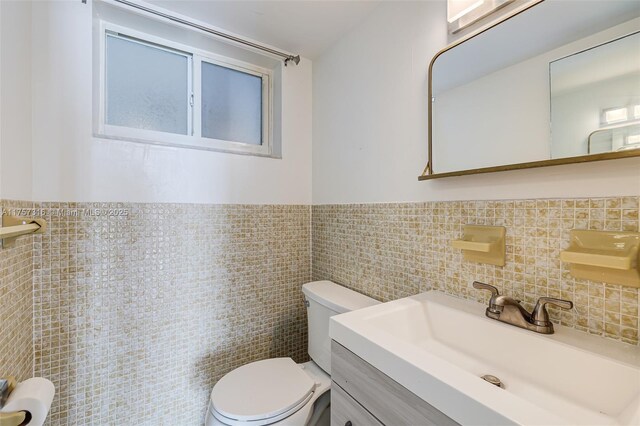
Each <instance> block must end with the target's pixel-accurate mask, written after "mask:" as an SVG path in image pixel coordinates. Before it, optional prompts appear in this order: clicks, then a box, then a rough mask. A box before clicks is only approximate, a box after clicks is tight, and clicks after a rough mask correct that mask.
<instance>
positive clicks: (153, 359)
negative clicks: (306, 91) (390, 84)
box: [33, 203, 311, 425]
mask: <svg viewBox="0 0 640 426" xmlns="http://www.w3.org/2000/svg"><path fill="white" fill-rule="evenodd" d="M34 210H35V213H37V214H38V215H40V216H44V217H45V218H47V219H48V221H49V226H50V230H49V232H48V233H47V234H46V235H44V236H36V237H34V244H33V257H34V263H33V265H34V270H33V281H34V298H33V305H34V312H33V314H34V320H33V321H34V347H35V374H36V375H38V376H43V377H47V378H49V379H51V380H52V381H53V382H54V383H55V385H56V388H57V394H56V397H55V400H54V403H53V406H52V408H51V412H50V417H49V420H48V424H49V425H89V424H95V425H107V424H109V425H125V424H144V425H177V424H184V425H198V424H202V422H203V419H204V414H205V409H206V406H207V403H208V398H209V393H210V391H211V388H212V386H213V384H214V383H215V382H216V381H217V380H218V379H219V378H220V377H221V376H222V375H223V374H225V373H227V372H228V371H230V370H232V369H234V368H236V367H238V366H240V365H243V364H245V363H247V362H250V361H254V360H258V359H264V358H269V357H277V356H291V357H292V358H294V359H295V360H296V361H298V362H301V361H306V360H307V355H306V312H305V310H304V305H303V299H302V293H301V285H302V284H303V283H305V282H307V281H309V279H310V274H311V266H310V256H311V254H310V239H309V235H310V207H309V206H249V205H181V204H75V203H73V204H58V203H38V204H35V205H34Z"/></svg>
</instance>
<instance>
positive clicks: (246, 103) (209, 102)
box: [202, 62, 262, 145]
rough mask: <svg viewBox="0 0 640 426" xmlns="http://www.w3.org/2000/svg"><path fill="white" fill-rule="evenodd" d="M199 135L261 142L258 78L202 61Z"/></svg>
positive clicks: (260, 101)
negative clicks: (200, 129) (200, 133)
mask: <svg viewBox="0 0 640 426" xmlns="http://www.w3.org/2000/svg"><path fill="white" fill-rule="evenodd" d="M202 136H204V137H205V138H212V139H220V140H225V141H232V142H241V143H246V144H252V145H261V144H262V77H259V76H255V75H253V74H248V73H245V72H242V71H237V70H234V69H230V68H225V67H222V66H219V65H214V64H210V63H208V62H202Z"/></svg>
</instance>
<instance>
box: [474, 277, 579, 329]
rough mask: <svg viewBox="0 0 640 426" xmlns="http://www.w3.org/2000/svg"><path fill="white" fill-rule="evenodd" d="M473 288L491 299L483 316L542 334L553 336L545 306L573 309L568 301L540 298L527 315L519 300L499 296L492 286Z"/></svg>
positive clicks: (479, 284) (475, 285) (485, 285)
mask: <svg viewBox="0 0 640 426" xmlns="http://www.w3.org/2000/svg"><path fill="white" fill-rule="evenodd" d="M473 287H474V288H477V289H480V290H489V291H490V292H491V299H489V306H488V307H487V310H486V311H485V314H486V315H487V316H488V317H489V318H492V319H494V320H498V321H501V322H504V323H507V324H511V325H515V326H516V327H520V328H525V329H527V330H531V331H535V332H536V333H542V334H553V323H552V322H551V321H549V314H548V313H547V308H546V305H547V304H550V305H555V306H558V307H560V308H562V309H571V308H573V302H570V301H569V300H562V299H555V298H553V297H541V298H539V299H538V303H536V306H535V308H533V312H531V313H529V312H528V311H527V310H526V309H525V308H524V307H523V306H522V305H521V304H520V301H519V300H516V299H513V298H511V297H508V296H501V295H500V293H499V292H498V289H497V288H495V287H494V286H492V285H489V284H485V283H481V282H479V281H474V282H473Z"/></svg>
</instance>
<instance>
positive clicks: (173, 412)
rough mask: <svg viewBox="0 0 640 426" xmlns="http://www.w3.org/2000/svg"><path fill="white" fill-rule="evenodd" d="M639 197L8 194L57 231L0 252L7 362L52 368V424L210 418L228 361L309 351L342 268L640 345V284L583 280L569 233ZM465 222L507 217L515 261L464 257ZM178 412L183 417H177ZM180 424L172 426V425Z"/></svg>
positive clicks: (612, 223) (0, 363) (348, 281)
mask: <svg viewBox="0 0 640 426" xmlns="http://www.w3.org/2000/svg"><path fill="white" fill-rule="evenodd" d="M639 204H640V199H639V197H623V198H603V199H600V198H599V199H568V200H555V199H554V200H507V201H464V202H433V203H403V204H352V205H321V206H313V207H310V206H259V205H188V204H129V203H128V204H79V203H67V204H62V203H35V204H33V203H31V204H29V203H17V202H6V201H5V202H3V203H2V207H3V208H5V210H6V209H7V208H18V207H20V208H27V209H28V211H27V213H30V214H35V215H38V216H42V217H45V218H46V219H47V220H48V222H49V231H48V232H47V234H45V235H43V236H34V237H24V238H21V239H20V240H19V243H18V245H17V246H16V247H15V248H12V249H0V297H2V303H0V318H2V333H0V371H2V372H5V371H10V372H11V374H16V375H18V376H19V377H20V378H26V377H29V376H30V375H31V374H32V370H33V371H34V373H35V375H38V376H44V377H48V378H50V379H51V380H52V381H53V382H54V383H55V384H56V388H57V394H56V398H55V400H54V403H53V406H52V410H51V414H50V418H49V421H48V425H87V424H96V425H105V424H134V423H135V424H148V425H171V424H185V425H186V424H193V425H196V424H201V422H202V420H203V417H204V410H205V407H206V404H207V401H208V397H209V392H210V390H211V387H212V386H213V384H214V383H215V382H216V381H217V380H218V379H219V378H220V377H221V376H222V375H223V374H225V373H226V372H228V371H230V370H232V369H233V368H236V367H238V366H240V365H242V364H245V363H247V362H250V361H253V360H258V359H264V358H268V357H274V356H291V357H293V358H294V359H295V360H296V361H298V362H301V361H306V360H307V355H306V339H307V336H306V317H305V315H306V313H305V311H304V306H303V304H302V295H301V291H300V287H301V285H302V284H303V283H305V282H307V281H309V280H310V279H311V278H313V279H330V280H333V281H336V282H338V283H341V284H344V285H346V286H348V287H351V288H354V289H356V290H359V291H361V292H363V293H365V294H368V295H370V296H373V297H375V298H377V299H380V300H385V301H386V300H392V299H396V298H400V297H404V296H407V295H411V294H415V293H418V292H421V291H425V290H427V289H429V288H437V289H441V290H443V291H446V292H447V293H450V294H453V295H456V296H459V297H464V298H468V299H474V300H478V301H482V302H485V301H486V297H487V295H486V294H485V293H484V292H480V291H476V290H474V289H472V288H471V286H470V285H471V282H472V281H473V280H480V281H484V282H488V283H491V284H494V285H496V286H498V287H499V288H500V289H501V290H502V291H503V292H504V293H506V294H511V295H513V296H514V297H517V298H520V299H522V300H524V301H525V303H526V304H527V305H528V307H529V308H531V306H532V304H533V303H534V302H535V300H536V299H537V298H538V297H539V296H542V295H549V296H554V297H562V298H567V299H571V300H573V301H574V302H575V303H576V307H575V309H574V310H573V311H571V312H559V311H557V310H551V313H552V316H553V319H554V321H556V322H559V323H562V324H565V325H568V326H571V327H575V328H576V329H579V330H582V331H586V332H589V333H593V334H596V335H602V336H605V337H608V338H610V339H614V340H617V341H623V342H625V343H628V344H632V345H637V344H638V307H639V306H638V305H639V303H640V302H639V299H638V290H636V289H631V288H627V287H620V286H616V285H605V284H602V283H594V282H588V281H583V280H576V279H574V278H572V277H571V276H570V275H569V274H568V272H567V270H566V269H565V267H564V266H563V265H562V264H561V263H560V262H559V260H558V253H559V251H560V250H562V249H563V248H564V247H565V246H566V245H567V244H568V232H569V230H570V229H573V228H580V229H611V230H629V231H637V230H638V225H639V219H638V212H639V208H640V206H639ZM467 223H476V224H488V225H504V226H506V227H507V265H506V266H505V267H504V268H500V267H494V266H487V265H478V264H472V263H467V262H464V261H463V260H462V256H461V253H460V252H459V251H457V250H454V249H452V248H450V247H449V241H450V240H451V239H454V238H457V237H458V236H459V235H461V231H462V226H463V225H464V224H467ZM176 419H179V420H176ZM176 422H178V423H176Z"/></svg>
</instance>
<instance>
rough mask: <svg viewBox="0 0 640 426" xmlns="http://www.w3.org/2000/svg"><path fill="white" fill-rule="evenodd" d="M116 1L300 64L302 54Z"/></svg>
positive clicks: (148, 8) (128, 2)
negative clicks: (295, 53) (284, 50)
mask: <svg viewBox="0 0 640 426" xmlns="http://www.w3.org/2000/svg"><path fill="white" fill-rule="evenodd" d="M114 1H116V2H118V3H122V4H124V5H127V6H130V7H133V8H135V9H139V10H142V11H144V12H148V13H151V14H153V15H157V16H160V17H162V18H165V19H169V20H170V21H173V22H177V23H179V24H182V25H187V26H189V27H193V28H196V29H198V30H200V31H204V32H206V33H209V34H213V35H214V36H217V37H221V38H225V39H227V40H231V41H233V42H235V43H239V44H244V45H245V46H249V47H252V48H254V49H258V50H262V51H264V52H267V53H270V54H272V55H275V56H280V57H281V58H283V59H284V66H287V65H288V64H289V62H293V63H294V64H296V65H298V63H299V62H300V55H291V54H289V53H285V52H281V51H279V50H275V49H272V48H270V47H267V46H262V45H260V44H258V43H254V42H252V41H249V40H244V39H242V38H240V37H236V36H234V35H231V34H227V33H223V32H222V31H218V30H214V29H213V28H209V27H205V26H204V25H200V24H196V23H195V22H191V21H187V20H186V19H182V18H178V17H177V16H173V15H169V14H167V13H164V12H160V11H158V10H155V9H152V8H150V7H146V6H143V5H141V4H137V3H134V2H132V1H128V0H114ZM82 2H83V3H85V2H86V0H83V1H82Z"/></svg>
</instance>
